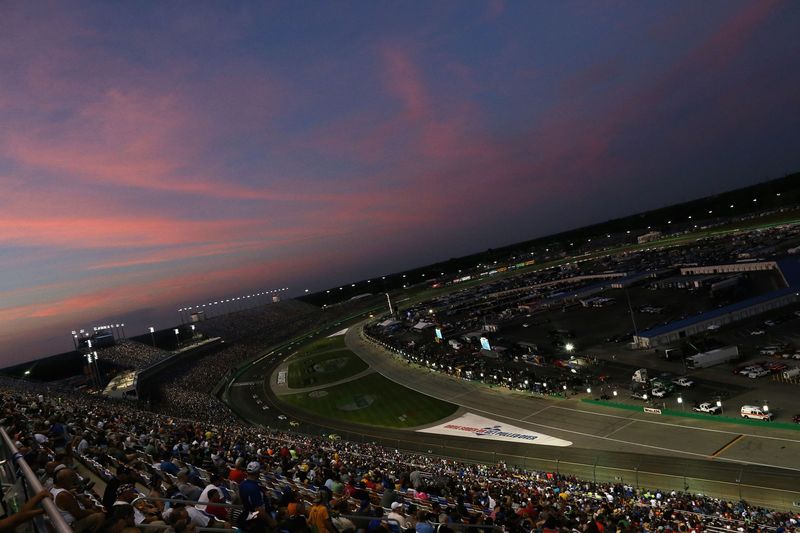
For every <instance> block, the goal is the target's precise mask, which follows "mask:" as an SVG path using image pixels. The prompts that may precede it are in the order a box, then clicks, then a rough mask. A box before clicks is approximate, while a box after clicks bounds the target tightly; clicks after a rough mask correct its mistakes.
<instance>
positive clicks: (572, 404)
mask: <svg viewBox="0 0 800 533" xmlns="http://www.w3.org/2000/svg"><path fill="white" fill-rule="evenodd" d="M346 343H347V347H348V348H350V349H351V350H353V351H354V352H355V353H356V354H357V355H359V356H360V357H362V358H363V359H364V360H365V361H366V362H367V363H368V364H369V365H370V366H371V367H372V368H373V369H374V370H376V371H377V372H380V373H381V374H383V375H384V376H386V377H387V378H389V379H391V380H392V381H395V382H397V383H400V384H402V385H405V386H407V387H409V388H412V389H414V390H417V391H419V392H420V393H422V394H427V395H429V396H433V397H435V398H439V399H442V400H445V401H449V402H452V403H456V404H459V405H461V406H462V408H461V409H460V410H459V411H458V413H456V415H455V416H458V415H460V414H462V413H464V412H467V411H468V412H471V413H475V414H478V415H481V416H484V417H487V418H490V419H492V420H496V421H498V422H500V423H505V424H513V425H515V426H518V427H520V428H525V429H530V430H532V431H536V432H540V433H544V434H546V435H550V436H553V437H557V438H561V439H565V440H568V441H571V442H572V443H573V445H572V446H570V447H567V448H553V447H547V446H536V445H531V444H520V443H513V442H497V441H485V440H480V439H472V438H464V437H452V436H438V435H432V434H427V433H418V432H414V431H410V430H395V429H379V428H374V427H369V426H361V425H358V424H353V423H348V422H344V421H341V420H330V419H324V418H322V417H319V416H315V415H311V414H309V413H307V412H304V411H300V410H298V409H296V408H293V407H291V406H288V405H286V404H285V403H282V402H279V401H278V399H277V398H276V396H275V394H274V393H273V391H272V390H271V385H272V382H273V381H274V378H272V379H270V378H269V377H270V376H272V373H273V371H274V370H275V369H276V368H277V367H278V365H279V364H280V362H281V360H282V359H283V358H285V356H277V354H274V353H273V355H270V356H267V357H265V358H262V360H260V361H259V362H257V363H256V364H254V365H253V366H251V367H250V368H248V369H247V370H246V371H245V372H243V373H242V374H241V375H240V376H239V377H238V378H237V379H236V382H235V383H232V384H231V386H230V387H229V388H228V393H227V395H226V396H227V399H228V401H229V403H230V405H231V406H232V407H233V408H234V410H236V411H237V412H238V413H239V414H240V415H241V416H243V417H244V418H245V419H246V420H249V421H251V422H254V423H260V424H263V425H269V426H271V427H281V428H283V429H288V426H287V423H288V421H280V420H278V419H277V414H278V412H286V413H287V414H288V415H289V416H290V418H292V419H294V420H298V421H300V422H301V426H300V428H299V429H300V430H303V431H308V432H325V431H331V430H333V431H336V432H338V433H340V434H342V435H343V436H344V437H346V438H350V439H353V440H357V441H358V440H370V441H379V442H382V443H383V444H385V445H388V446H394V447H397V448H402V449H407V450H410V451H420V452H425V453H428V452H430V453H437V454H441V455H445V456H451V457H458V458H465V459H470V460H477V461H482V462H493V461H500V460H503V461H506V462H508V463H512V464H518V465H521V466H525V467H527V468H533V469H541V470H550V471H554V470H555V471H561V472H569V473H573V474H575V475H579V476H581V477H584V478H586V479H597V480H598V481H600V480H603V481H621V482H625V483H630V484H636V485H642V486H649V487H653V488H656V487H658V488H661V489H665V490H683V489H685V488H686V489H688V490H690V491H692V492H703V493H707V494H713V495H717V496H720V497H726V498H730V499H737V498H740V497H743V498H744V499H747V500H748V501H750V502H751V503H758V504H764V505H769V506H771V507H776V508H783V509H788V508H791V507H792V506H793V504H794V502H796V501H800V491H798V489H797V484H796V479H797V477H798V476H800V470H798V469H800V460H799V459H798V457H800V454H798V452H799V451H800V434H798V433H797V432H793V431H787V430H773V429H771V428H768V427H765V428H764V429H763V430H762V428H752V427H749V426H738V425H731V424H722V423H719V422H716V421H713V420H709V421H705V420H694V419H683V418H669V417H660V416H658V415H647V414H644V413H641V414H640V413H629V412H620V411H618V410H613V409H608V408H603V407H600V406H594V405H588V404H585V403H581V402H579V401H577V400H574V399H568V400H554V399H548V398H536V397H532V396H531V395H528V394H522V393H513V392H510V391H507V390H498V389H489V388H487V387H486V386H483V385H478V384H475V383H471V382H466V381H462V380H458V379H455V378H450V377H446V376H443V375H440V374H436V373H432V372H430V371H428V370H423V369H419V368H416V367H413V366H411V365H409V364H408V363H406V362H405V361H401V360H399V359H397V358H395V357H393V356H391V355H389V354H388V353H387V352H385V351H384V350H383V349H381V348H380V347H377V346H375V345H374V344H372V343H371V342H369V341H367V340H365V339H364V338H363V337H362V336H361V328H360V327H351V328H350V330H349V331H348V333H347V336H346ZM287 355H288V354H287ZM253 394H257V395H258V396H259V397H260V398H261V399H263V401H264V402H265V403H267V404H268V406H269V409H268V410H264V409H263V408H262V407H259V406H258V405H256V404H255V403H254V400H253V399H252V395H253Z"/></svg>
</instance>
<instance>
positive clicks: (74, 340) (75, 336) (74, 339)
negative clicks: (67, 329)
mask: <svg viewBox="0 0 800 533" xmlns="http://www.w3.org/2000/svg"><path fill="white" fill-rule="evenodd" d="M72 345H73V346H75V349H76V350H77V349H78V333H77V332H76V331H75V330H74V329H73V330H72Z"/></svg>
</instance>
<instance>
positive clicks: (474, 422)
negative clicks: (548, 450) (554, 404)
mask: <svg viewBox="0 0 800 533" xmlns="http://www.w3.org/2000/svg"><path fill="white" fill-rule="evenodd" d="M417 432H418V433H433V434H435V435H447V436H452V437H468V438H473V439H484V440H501V441H504V442H518V443H520V444H538V445H539V446H572V443H571V442H570V441H568V440H563V439H559V438H556V437H551V436H550V435H545V434H543V433H537V432H535V431H530V430H527V429H522V428H518V427H516V426H512V425H510V424H501V423H500V422H496V421H494V420H490V419H488V418H484V417H482V416H478V415H476V414H472V413H466V414H464V415H462V416H460V417H458V418H455V419H453V420H450V421H448V422H445V423H444V424H439V425H438V426H432V427H429V428H425V429H418V430H417Z"/></svg>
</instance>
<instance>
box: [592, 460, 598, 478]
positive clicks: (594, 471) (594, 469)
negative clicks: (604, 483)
mask: <svg viewBox="0 0 800 533" xmlns="http://www.w3.org/2000/svg"><path fill="white" fill-rule="evenodd" d="M597 461H598V458H597V457H595V458H594V468H593V469H592V476H593V477H594V482H595V483H597Z"/></svg>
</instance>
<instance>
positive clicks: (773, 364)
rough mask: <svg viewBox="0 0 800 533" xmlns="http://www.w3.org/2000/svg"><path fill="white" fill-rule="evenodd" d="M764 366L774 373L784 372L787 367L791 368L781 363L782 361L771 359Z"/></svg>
mask: <svg viewBox="0 0 800 533" xmlns="http://www.w3.org/2000/svg"><path fill="white" fill-rule="evenodd" d="M764 367H765V368H766V369H767V370H769V371H770V372H772V373H773V374H777V373H778V372H783V371H784V370H786V369H787V368H789V367H788V366H787V365H786V364H784V363H781V362H780V361H770V362H769V363H767V364H766V365H764Z"/></svg>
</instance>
